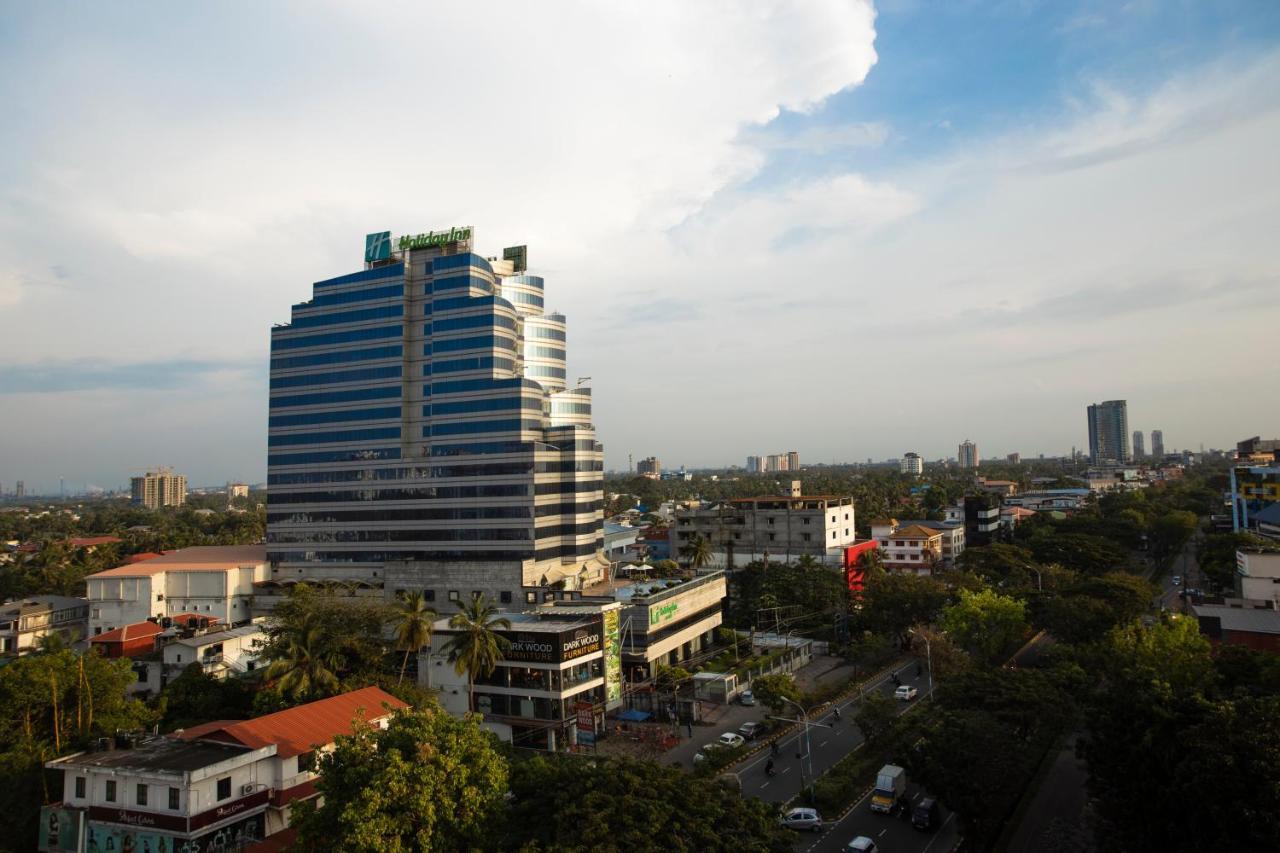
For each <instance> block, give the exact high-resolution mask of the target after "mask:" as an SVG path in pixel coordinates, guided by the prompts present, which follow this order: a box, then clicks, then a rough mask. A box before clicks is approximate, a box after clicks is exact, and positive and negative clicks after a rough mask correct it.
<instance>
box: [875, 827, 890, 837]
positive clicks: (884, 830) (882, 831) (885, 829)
mask: <svg viewBox="0 0 1280 853" xmlns="http://www.w3.org/2000/svg"><path fill="white" fill-rule="evenodd" d="M888 831H889V829H888V827H886V828H884V829H882V830H880V835H877V836H876V838H879V837H880V836H881V835H884V834H885V833H886V832H888Z"/></svg>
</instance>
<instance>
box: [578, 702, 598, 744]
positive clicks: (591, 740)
mask: <svg viewBox="0 0 1280 853" xmlns="http://www.w3.org/2000/svg"><path fill="white" fill-rule="evenodd" d="M573 707H574V710H575V711H577V722H578V745H579V746H593V745H595V742H596V709H595V706H594V705H592V704H591V703H590V702H578V703H575V704H574V706H573Z"/></svg>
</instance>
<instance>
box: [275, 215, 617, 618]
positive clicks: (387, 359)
mask: <svg viewBox="0 0 1280 853" xmlns="http://www.w3.org/2000/svg"><path fill="white" fill-rule="evenodd" d="M472 245H473V232H472V229H470V228H451V229H448V230H447V231H441V232H428V233H426V234H419V235H417V236H409V237H401V238H400V239H399V241H398V242H397V243H396V245H395V246H393V245H392V240H391V234H390V232H382V233H380V234H371V235H369V236H368V237H367V238H366V241H365V268H364V269H363V270H360V271H359V272H354V273H350V274H348V275H341V276H338V277H336V278H331V279H327V280H325V281H320V282H316V283H315V285H314V287H313V294H312V297H311V299H310V300H308V301H306V302H301V303H298V304H296V305H294V306H293V310H292V317H291V322H289V323H288V324H285V325H279V326H276V327H275V328H274V329H272V330H271V390H270V419H269V425H268V437H267V445H268V459H267V483H268V492H267V555H268V558H269V559H270V561H271V563H272V572H273V578H274V579H276V580H277V581H279V582H284V581H296V580H304V579H307V578H313V579H342V580H347V581H361V582H363V583H364V585H365V586H366V587H370V586H371V587H373V588H374V589H377V588H379V587H381V588H382V589H383V590H384V593H385V594H386V595H387V596H390V595H393V594H395V593H396V592H400V591H407V590H413V589H419V590H422V591H423V593H424V595H425V596H426V598H427V599H428V600H429V601H446V600H447V601H459V600H464V599H466V598H469V597H470V596H471V595H472V594H474V593H477V592H482V593H485V594H487V595H489V596H491V597H492V598H493V600H494V601H495V602H497V603H499V604H500V605H512V604H516V605H520V606H524V605H525V604H528V603H533V602H540V601H543V600H547V599H548V598H550V597H555V595H556V594H557V593H556V592H553V591H552V590H551V587H556V588H558V589H559V590H561V592H560V593H559V594H560V595H561V597H563V595H564V592H563V590H574V589H580V588H581V587H582V586H583V585H585V584H588V583H591V582H593V581H595V580H598V579H600V578H601V577H602V571H603V569H604V568H605V565H606V564H605V563H604V561H603V560H602V558H601V557H600V555H599V550H600V548H601V546H602V544H603V519H602V507H603V491H602V488H603V484H602V477H603V474H602V472H603V468H604V464H603V448H602V446H601V445H600V443H599V442H597V441H596V434H595V428H594V427H593V426H592V423H591V389H590V388H589V387H587V386H585V385H584V384H583V382H584V381H585V380H579V381H578V382H577V383H572V384H571V383H569V382H568V375H567V372H566V368H565V359H566V324H565V318H564V316H563V315H561V314H555V313H548V312H547V311H546V310H545V296H544V282H543V279H542V278H541V277H539V276H536V275H530V274H528V273H527V272H526V269H525V265H526V258H527V254H526V251H525V247H524V246H518V247H514V248H511V249H506V250H504V252H503V258H502V259H498V258H485V257H482V256H481V255H478V254H476V253H475V252H474V251H473V250H472Z"/></svg>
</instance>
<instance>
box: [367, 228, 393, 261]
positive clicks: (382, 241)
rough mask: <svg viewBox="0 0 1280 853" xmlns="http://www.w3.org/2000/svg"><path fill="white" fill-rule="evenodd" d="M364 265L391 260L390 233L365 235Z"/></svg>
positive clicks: (382, 232) (381, 232)
mask: <svg viewBox="0 0 1280 853" xmlns="http://www.w3.org/2000/svg"><path fill="white" fill-rule="evenodd" d="M364 260H365V263H372V262H373V261H389V260H391V232H390V231H379V232H378V233H377V234H366V235H365V237H364Z"/></svg>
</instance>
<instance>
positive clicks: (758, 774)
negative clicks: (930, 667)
mask: <svg viewBox="0 0 1280 853" xmlns="http://www.w3.org/2000/svg"><path fill="white" fill-rule="evenodd" d="M896 674H897V675H898V677H899V678H900V679H901V680H902V683H903V684H911V685H914V686H915V687H917V688H919V690H920V696H919V697H918V698H916V699H915V700H914V701H913V702H912V703H911V704H914V703H915V702H920V701H922V700H923V699H924V697H925V695H926V694H927V693H928V692H929V674H928V672H927V671H926V672H924V673H923V674H921V675H919V676H917V675H916V664H915V662H914V661H913V662H911V663H909V664H906V665H905V666H903V667H901V668H900V669H898V671H897V673H896ZM867 690H868V692H869V691H871V690H880V691H882V692H885V693H889V694H892V693H893V690H894V684H893V682H892V681H890V680H889V674H888V673H886V674H885V675H884V677H882V678H881V679H880V680H879V681H876V682H875V683H874V684H871V685H868V687H867ZM857 705H858V697H857V696H854V697H852V698H849V699H843V700H841V702H840V713H841V717H842V719H840V720H838V721H837V720H836V719H835V718H834V716H833V714H832V711H831V709H830V708H827V709H826V710H824V711H823V712H822V714H821V715H819V716H816V717H811V718H810V720H809V723H810V726H809V740H810V743H811V744H812V747H813V750H812V752H813V754H812V757H811V759H802V758H797V757H796V756H797V754H799V753H801V752H802V751H803V750H802V749H801V740H802V738H803V735H802V734H801V732H800V731H796V732H793V733H792V734H789V735H787V736H785V737H784V738H782V739H781V740H779V741H778V745H779V754H778V757H777V758H775V759H774V768H775V770H776V771H777V772H776V775H775V776H773V777H772V778H770V777H769V776H768V774H766V773H765V766H766V765H767V764H768V762H769V752H768V751H767V750H766V751H764V752H761V753H759V754H757V755H754V756H752V757H751V758H748V759H747V760H746V761H744V762H742V763H740V764H736V765H734V766H733V767H730V768H728V770H729V771H731V772H733V773H735V774H736V775H737V777H738V781H739V782H741V783H742V793H743V796H748V797H759V798H760V799H762V800H768V801H770V802H774V803H784V802H786V801H787V800H789V799H791V798H792V797H794V796H796V795H797V794H799V793H800V791H801V790H802V789H803V788H804V785H805V782H807V781H808V778H809V773H810V769H811V768H812V773H813V775H814V776H815V777H816V776H821V775H822V774H823V773H825V772H826V771H827V770H829V769H830V768H831V766H832V765H833V764H835V763H836V762H837V761H839V760H840V759H842V758H844V757H845V756H846V755H848V754H849V753H850V752H852V751H853V750H854V748H855V747H857V746H859V745H860V744H861V743H862V733H861V732H859V731H858V728H857V726H855V725H854V724H853V719H852V718H853V714H854V712H855V711H856V710H857ZM903 705H904V706H903V709H902V710H903V711H906V710H907V709H908V707H910V706H909V705H908V704H907V703H903ZM767 716H769V711H768V709H764V708H761V709H760V713H759V714H758V716H757V718H758V719H764V718H766V717H767ZM786 716H787V717H789V718H794V717H795V714H787V715H786ZM802 776H803V779H802Z"/></svg>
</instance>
